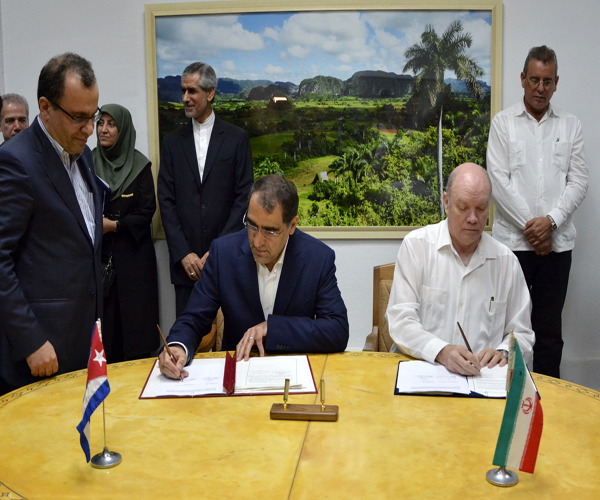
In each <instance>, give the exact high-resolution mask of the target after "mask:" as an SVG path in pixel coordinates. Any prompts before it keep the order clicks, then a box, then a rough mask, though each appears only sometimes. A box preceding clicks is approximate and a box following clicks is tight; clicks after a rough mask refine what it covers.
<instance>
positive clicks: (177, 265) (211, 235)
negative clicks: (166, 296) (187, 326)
mask: <svg viewBox="0 0 600 500" xmlns="http://www.w3.org/2000/svg"><path fill="white" fill-rule="evenodd" d="M216 88H217V76H216V74H215V71H214V69H213V68H212V67H211V66H209V65H208V64H204V63H201V62H197V63H193V64H190V65H189V66H188V67H187V68H185V70H184V71H183V74H182V75H181V93H182V99H183V105H184V109H185V116H186V117H188V118H191V120H190V122H189V123H188V124H187V125H185V126H184V127H182V128H181V129H180V130H178V131H177V132H174V133H173V134H170V135H169V136H167V137H166V138H165V140H164V141H163V144H162V149H161V155H160V170H159V173H158V181H157V184H158V202H159V205H160V214H161V219H162V223H163V227H164V229H165V234H166V237H167V244H168V246H169V256H170V264H171V282H172V283H173V285H175V300H176V313H177V317H179V316H180V315H181V313H182V312H183V310H184V309H185V306H186V304H187V302H188V299H189V297H190V295H191V293H192V289H193V286H194V283H195V282H196V281H198V279H199V278H200V273H201V272H202V269H203V267H204V263H205V262H206V258H207V257H208V249H209V247H210V244H211V243H212V241H213V240H214V239H215V238H217V237H219V236H224V235H226V234H229V233H233V232H235V231H239V230H240V229H242V227H243V224H242V217H243V215H244V210H245V209H246V201H247V199H248V192H249V191H250V186H252V180H253V175H252V153H251V152H250V143H249V140H248V135H247V134H246V132H245V131H244V130H242V129H240V128H238V127H235V126H233V125H230V124H228V123H226V122H224V121H223V120H221V119H219V118H218V117H217V116H215V114H214V112H213V110H212V102H213V99H214V97H215V92H216Z"/></svg>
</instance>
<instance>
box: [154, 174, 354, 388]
mask: <svg viewBox="0 0 600 500" xmlns="http://www.w3.org/2000/svg"><path fill="white" fill-rule="evenodd" d="M297 214H298V192H297V191H296V186H294V184H293V183H291V182H290V181H286V180H285V179H284V178H283V177H282V176H281V175H280V174H274V175H268V176H266V177H261V178H260V179H258V180H257V181H256V183H255V184H254V186H253V188H252V191H251V194H250V201H249V204H248V211H247V214H246V217H245V221H244V222H245V225H246V230H242V231H239V232H238V233H235V234H230V235H228V236H225V237H223V238H219V239H217V240H215V241H214V242H213V244H212V245H211V247H210V257H209V258H208V260H207V261H206V265H205V267H204V271H202V278H201V279H200V281H199V282H198V283H197V284H196V286H195V287H194V291H193V293H192V296H191V297H190V302H189V304H188V307H187V309H186V311H185V313H184V314H183V315H181V316H180V317H179V319H178V320H177V321H176V322H175V324H174V325H173V328H172V329H171V332H170V334H169V339H168V342H169V345H170V346H172V347H171V351H172V352H173V355H174V356H175V358H176V359H177V365H174V364H173V363H172V362H171V359H170V358H169V356H168V355H167V353H166V351H163V352H162V353H161V354H160V357H159V365H160V369H161V371H162V373H164V374H165V375H166V376H168V377H171V378H179V374H180V373H181V370H182V368H183V367H184V366H185V365H186V364H187V363H189V362H191V359H192V357H193V356H194V353H195V352H196V349H197V347H198V345H199V343H200V340H201V339H202V337H203V336H204V335H206V334H207V333H208V332H209V331H210V327H211V322H212V319H213V318H214V317H215V314H216V313H217V310H218V309H219V307H221V309H222V310H223V316H224V319H225V327H224V331H223V349H224V350H233V349H237V359H238V360H240V359H246V360H247V359H248V357H249V354H250V350H251V349H252V348H253V347H254V346H256V347H257V348H258V350H259V352H260V355H261V356H264V354H265V351H269V352H271V353H280V354H287V353H291V352H339V351H343V350H344V349H345V348H346V345H347V343H348V335H349V332H348V316H347V311H346V306H345V305H344V301H343V300H342V296H341V294H340V290H339V288H338V285H337V279H336V276H335V263H334V261H335V254H334V252H333V250H331V248H329V247H328V246H327V245H325V244H324V243H322V242H320V241H319V240H316V239H315V238H313V237H312V236H309V235H307V234H305V233H303V232H302V231H300V230H299V229H298V228H297V227H296V226H297V224H298V215H297ZM184 376H185V372H184Z"/></svg>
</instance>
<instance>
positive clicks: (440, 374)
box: [394, 361, 507, 398]
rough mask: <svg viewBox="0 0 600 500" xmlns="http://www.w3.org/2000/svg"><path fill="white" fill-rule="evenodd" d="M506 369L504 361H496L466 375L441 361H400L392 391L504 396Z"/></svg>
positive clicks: (484, 396) (397, 392) (478, 396)
mask: <svg viewBox="0 0 600 500" xmlns="http://www.w3.org/2000/svg"><path fill="white" fill-rule="evenodd" d="M506 373H507V365H504V366H503V367H500V366H498V365H496V366H495V367H494V368H488V367H484V368H481V370H480V374H479V375H474V376H470V377H466V376H464V375H458V374H457V373H452V372H451V371H448V369H447V368H446V367H445V366H444V365H440V364H432V363H428V362H427V361H400V363H398V376H397V378H396V390H395V391H394V394H424V395H430V396H436V395H440V396H449V395H462V396H467V397H475V398H506Z"/></svg>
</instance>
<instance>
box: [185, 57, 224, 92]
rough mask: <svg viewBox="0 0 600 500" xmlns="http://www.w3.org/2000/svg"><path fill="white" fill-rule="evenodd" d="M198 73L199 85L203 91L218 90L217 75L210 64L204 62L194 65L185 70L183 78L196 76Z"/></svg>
mask: <svg viewBox="0 0 600 500" xmlns="http://www.w3.org/2000/svg"><path fill="white" fill-rule="evenodd" d="M196 73H199V74H200V83H199V85H200V88H201V89H202V90H204V91H205V92H208V91H209V90H210V89H216V88H217V83H218V80H217V74H216V73H215V70H214V69H213V67H212V66H211V65H210V64H206V63H203V62H195V63H192V64H190V65H189V66H187V67H186V68H185V69H184V70H183V73H182V74H181V76H189V75H195V74H196Z"/></svg>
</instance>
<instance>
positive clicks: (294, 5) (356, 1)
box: [145, 0, 502, 239]
mask: <svg viewBox="0 0 600 500" xmlns="http://www.w3.org/2000/svg"><path fill="white" fill-rule="evenodd" d="M330 10H489V11H490V12H491V14H492V51H491V52H492V75H491V83H492V94H491V116H492V117H493V116H494V115H495V114H496V113H497V112H498V111H500V109H501V105H502V87H501V86H502V0H437V1H432V2H427V1H423V0H376V2H375V3H373V4H368V3H367V2H365V0H327V1H326V2H323V1H322V0H303V1H302V2H299V1H294V0H292V1H290V2H286V3H284V4H283V3H282V1H281V0H254V1H253V0H236V1H221V2H191V3H170V4H146V14H145V15H146V74H147V78H146V80H147V89H148V134H149V149H150V151H149V154H150V160H151V161H152V165H153V174H154V178H155V179H156V176H157V175H158V168H159V159H160V154H159V144H158V142H159V140H158V137H159V135H158V92H157V87H156V79H157V68H156V23H155V20H156V18H157V17H160V16H183V15H193V14H236V13H237V14H242V13H249V12H288V11H289V12H302V11H330ZM493 212H494V207H493V206H492V207H491V209H490V216H489V224H490V225H489V226H488V227H487V228H486V230H487V231H490V230H491V224H492V221H493ZM153 229H154V235H155V237H157V238H162V239H164V237H165V234H164V230H163V228H162V224H161V222H160V216H159V213H158V211H157V213H156V215H155V217H154V223H153ZM302 229H303V230H304V231H305V232H307V233H308V234H311V235H313V236H315V237H317V238H319V239H399V238H404V236H406V235H407V234H408V233H409V232H411V231H412V230H413V229H416V227H414V226H396V227H382V226H360V227H327V226H320V227H307V228H302Z"/></svg>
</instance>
